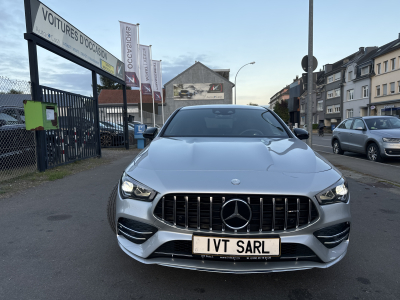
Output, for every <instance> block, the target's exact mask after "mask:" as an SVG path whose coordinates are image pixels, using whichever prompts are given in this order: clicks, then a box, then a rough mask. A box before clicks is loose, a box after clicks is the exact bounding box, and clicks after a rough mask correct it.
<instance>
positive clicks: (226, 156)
mask: <svg viewBox="0 0 400 300" xmlns="http://www.w3.org/2000/svg"><path fill="white" fill-rule="evenodd" d="M125 172H126V173H127V174H128V175H129V176H130V177H132V178H134V179H136V180H138V181H139V182H141V183H143V184H145V185H147V186H149V187H151V188H153V189H155V190H156V191H158V192H159V193H160V194H161V195H162V194H165V193H171V192H191V193H199V192H205V191H207V192H209V193H210V192H211V193H212V192H215V193H252V194H257V193H265V192H266V191H268V193H271V194H273V193H276V194H282V193H285V194H287V195H289V194H292V195H309V196H313V195H315V194H317V193H318V192H320V191H321V190H323V189H325V188H327V187H328V186H330V185H332V184H333V183H335V182H336V181H338V180H339V179H340V177H341V176H342V175H341V173H340V172H339V171H337V170H336V169H334V168H332V166H331V165H330V163H329V162H327V161H325V160H324V158H322V157H320V156H319V155H318V154H316V153H314V151H312V149H311V148H309V147H308V146H307V145H306V144H305V143H304V142H302V141H300V140H299V139H297V138H290V139H267V138H263V139H261V138H157V139H155V140H154V141H153V142H152V143H151V144H150V145H149V146H148V147H147V148H146V149H144V150H143V151H142V152H141V153H140V154H139V155H138V156H137V157H136V158H135V159H134V160H133V162H132V163H131V164H130V165H129V166H128V167H127V168H126V170H125ZM232 179H239V180H240V181H241V183H240V184H239V185H233V184H232V183H231V180H232Z"/></svg>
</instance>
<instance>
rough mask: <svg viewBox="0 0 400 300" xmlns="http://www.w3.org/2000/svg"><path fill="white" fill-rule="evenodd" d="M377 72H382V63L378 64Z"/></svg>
mask: <svg viewBox="0 0 400 300" xmlns="http://www.w3.org/2000/svg"><path fill="white" fill-rule="evenodd" d="M376 72H377V73H378V74H381V64H377V65H376Z"/></svg>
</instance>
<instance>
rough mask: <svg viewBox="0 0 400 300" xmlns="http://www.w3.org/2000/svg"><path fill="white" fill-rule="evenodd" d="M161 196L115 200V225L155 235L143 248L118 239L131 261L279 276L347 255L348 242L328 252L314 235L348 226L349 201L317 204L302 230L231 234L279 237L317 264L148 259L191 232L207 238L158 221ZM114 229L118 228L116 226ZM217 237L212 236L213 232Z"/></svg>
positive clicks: (187, 258)
mask: <svg viewBox="0 0 400 300" xmlns="http://www.w3.org/2000/svg"><path fill="white" fill-rule="evenodd" d="M160 198H161V196H158V197H157V198H156V199H155V200H154V201H153V202H143V201H137V200H130V199H122V198H121V197H120V194H119V192H118V193H117V200H116V222H118V219H119V218H128V219H132V220H136V221H139V222H142V223H146V224H149V225H152V226H154V227H156V228H157V229H158V231H157V232H156V233H155V234H154V235H152V236H151V237H150V238H149V239H148V240H146V241H145V242H144V243H142V244H136V243H132V242H131V241H129V240H128V239H126V238H125V237H124V236H122V235H117V239H118V244H119V246H120V248H121V249H122V250H123V251H124V252H125V253H126V254H128V255H129V256H131V257H132V258H134V259H136V260H138V261H140V262H142V263H145V264H159V265H163V266H170V267H176V268H183V269H192V270H202V271H210V272H223V273H260V272H280V271H294V270H301V269H310V268H327V267H330V266H331V265H333V264H335V263H337V262H339V261H340V260H341V259H342V258H343V257H344V256H345V254H346V252H347V247H348V244H349V239H346V240H344V241H343V242H341V243H340V244H339V245H338V246H336V247H334V248H331V249H328V248H327V247H325V246H324V245H323V244H322V243H321V242H320V241H319V240H318V239H317V238H316V237H315V236H314V235H313V233H314V232H315V231H317V230H319V229H322V228H325V227H329V226H332V225H335V224H339V223H343V222H350V221H351V215H350V204H349V202H350V200H349V202H348V203H339V204H332V205H326V206H320V205H318V204H317V209H318V213H319V218H318V219H317V220H316V221H315V222H313V223H311V224H309V225H306V226H304V227H302V228H298V229H294V230H287V231H276V232H273V233H270V232H262V233H258V232H256V233H248V234H243V233H242V234H238V233H232V234H231V235H232V236H235V237H239V236H241V237H251V238H256V237H257V236H260V235H263V237H265V236H268V235H271V237H272V236H274V237H276V235H277V234H278V235H279V236H280V238H281V243H282V244H284V243H294V244H301V245H305V246H307V247H308V248H310V249H311V250H312V251H313V252H314V253H315V255H316V256H317V257H318V258H319V259H318V261H315V260H314V261H312V260H311V261H306V260H304V259H303V260H301V261H300V260H299V261H297V260H290V261H285V260H279V261H268V259H265V260H264V259H260V260H257V261H251V262H247V261H243V260H240V261H237V260H234V259H232V260H225V261H221V260H208V259H194V258H193V259H191V258H190V257H186V258H180V257H179V256H171V257H154V258H151V255H152V254H153V253H154V252H155V251H156V250H157V249H158V248H159V247H160V246H161V245H163V244H165V243H167V242H169V241H191V240H192V235H193V232H197V233H201V234H204V235H207V233H210V231H208V230H188V229H183V228H178V227H176V226H172V225H169V224H165V223H164V222H163V221H161V220H159V219H157V218H156V217H155V216H154V215H153V211H154V208H155V206H156V204H157V202H158V200H159V199H160ZM116 226H117V224H116ZM212 233H213V234H216V233H215V232H212Z"/></svg>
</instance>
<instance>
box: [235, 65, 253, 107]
mask: <svg viewBox="0 0 400 300" xmlns="http://www.w3.org/2000/svg"><path fill="white" fill-rule="evenodd" d="M255 63H256V62H255V61H253V62H251V63H248V64H245V65H244V66H242V67H241V68H240V69H239V71H240V70H241V69H243V67H245V66H247V65H254V64H255ZM239 71H237V73H236V76H235V104H236V94H237V92H236V91H237V86H236V77H237V76H238V74H239Z"/></svg>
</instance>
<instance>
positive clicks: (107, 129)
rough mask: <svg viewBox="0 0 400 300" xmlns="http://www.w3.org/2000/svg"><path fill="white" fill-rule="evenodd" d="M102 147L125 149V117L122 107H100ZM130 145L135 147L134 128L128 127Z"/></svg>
mask: <svg viewBox="0 0 400 300" xmlns="http://www.w3.org/2000/svg"><path fill="white" fill-rule="evenodd" d="M99 123H100V124H99V125H100V139H101V147H103V148H110V147H125V135H124V115H123V112H122V106H111V105H110V106H101V107H99ZM128 136H129V144H130V145H134V144H136V141H135V139H134V127H133V125H129V126H128Z"/></svg>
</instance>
